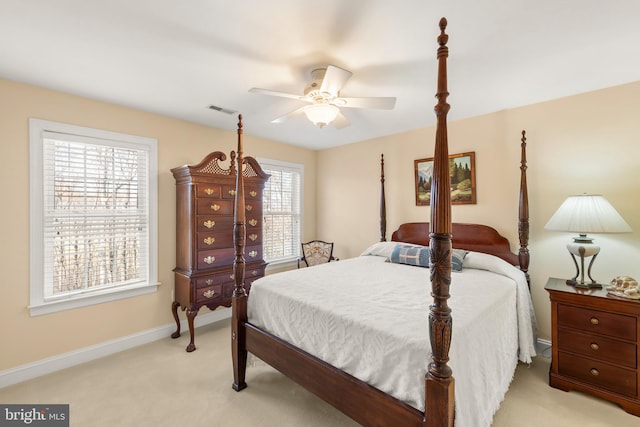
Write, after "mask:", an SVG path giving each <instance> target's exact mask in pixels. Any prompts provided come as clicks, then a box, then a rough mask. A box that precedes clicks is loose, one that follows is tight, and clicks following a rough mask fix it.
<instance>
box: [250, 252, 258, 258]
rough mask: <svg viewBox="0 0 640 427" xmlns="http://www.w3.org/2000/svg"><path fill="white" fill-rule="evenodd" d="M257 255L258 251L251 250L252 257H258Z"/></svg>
mask: <svg viewBox="0 0 640 427" xmlns="http://www.w3.org/2000/svg"><path fill="white" fill-rule="evenodd" d="M256 255H258V251H251V252H249V256H250V257H251V258H255V257H256Z"/></svg>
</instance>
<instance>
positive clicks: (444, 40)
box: [438, 17, 449, 46]
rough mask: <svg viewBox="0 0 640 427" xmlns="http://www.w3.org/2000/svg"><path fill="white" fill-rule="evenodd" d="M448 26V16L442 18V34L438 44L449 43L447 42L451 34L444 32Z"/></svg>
mask: <svg viewBox="0 0 640 427" xmlns="http://www.w3.org/2000/svg"><path fill="white" fill-rule="evenodd" d="M446 28H447V18H444V17H442V18H440V35H439V36H438V44H440V46H444V45H446V44H447V42H448V41H449V36H448V35H447V33H445V32H444V30H445V29H446Z"/></svg>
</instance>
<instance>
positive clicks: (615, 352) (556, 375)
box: [545, 278, 640, 416]
mask: <svg viewBox="0 0 640 427" xmlns="http://www.w3.org/2000/svg"><path fill="white" fill-rule="evenodd" d="M545 289H546V290H547V291H548V292H549V298H550V299H551V334H552V337H551V343H552V360H551V368H550V369H549V385H551V386H552V387H555V388H558V389H561V390H564V391H570V390H579V391H582V392H585V393H590V394H593V395H594V396H598V397H601V398H603V399H607V400H609V401H612V402H615V403H617V404H619V405H620V406H622V408H623V409H624V410H625V411H627V412H629V413H630V414H633V415H636V416H640V391H639V390H638V387H639V385H640V369H639V364H640V356H639V349H638V345H639V344H638V343H639V342H640V302H639V301H637V300H627V299H624V298H618V297H615V296H610V295H607V291H606V290H605V289H590V290H581V289H576V288H574V287H573V286H570V285H567V284H566V283H565V280H564V279H556V278H550V279H549V280H548V281H547V285H546V286H545Z"/></svg>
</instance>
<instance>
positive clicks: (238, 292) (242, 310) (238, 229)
mask: <svg viewBox="0 0 640 427" xmlns="http://www.w3.org/2000/svg"><path fill="white" fill-rule="evenodd" d="M243 154H244V153H243V147H242V114H240V115H239V116H238V157H237V159H238V170H237V173H236V198H235V207H234V225H233V244H234V247H235V250H236V257H235V260H234V262H233V277H234V280H235V284H236V286H235V289H234V290H233V295H232V297H231V307H232V308H231V310H232V314H231V354H232V357H233V389H234V390H236V391H240V390H242V389H244V388H246V387H247V383H246V382H245V373H246V368H247V350H246V343H245V336H244V328H241V327H240V325H241V324H242V323H244V322H246V321H247V292H246V290H245V289H244V268H245V262H244V246H245V239H246V230H245V206H244V181H243V177H242V164H243Z"/></svg>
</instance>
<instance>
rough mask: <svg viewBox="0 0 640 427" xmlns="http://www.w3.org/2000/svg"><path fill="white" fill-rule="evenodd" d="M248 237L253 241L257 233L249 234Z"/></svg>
mask: <svg viewBox="0 0 640 427" xmlns="http://www.w3.org/2000/svg"><path fill="white" fill-rule="evenodd" d="M248 237H249V240H251V241H252V242H255V241H256V239H257V238H258V235H257V234H249V236H248Z"/></svg>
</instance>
